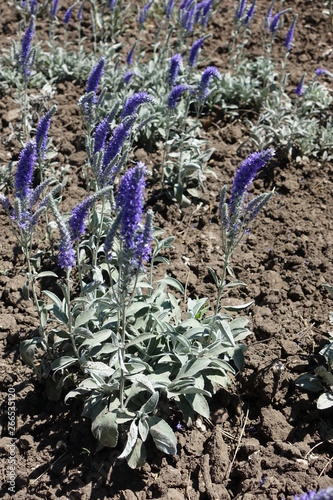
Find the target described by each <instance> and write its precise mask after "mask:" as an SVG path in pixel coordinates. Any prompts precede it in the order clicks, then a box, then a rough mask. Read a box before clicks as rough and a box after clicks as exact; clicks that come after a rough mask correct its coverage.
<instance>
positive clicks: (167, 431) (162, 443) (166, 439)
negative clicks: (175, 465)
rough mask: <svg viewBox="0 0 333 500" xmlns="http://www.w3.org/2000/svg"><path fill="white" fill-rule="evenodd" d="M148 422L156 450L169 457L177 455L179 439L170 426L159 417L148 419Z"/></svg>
mask: <svg viewBox="0 0 333 500" xmlns="http://www.w3.org/2000/svg"><path fill="white" fill-rule="evenodd" d="M148 422H149V427H150V434H151V436H152V438H153V440H154V443H155V446H156V448H157V449H158V450H160V451H162V452H163V453H167V454H168V455H175V454H176V453H177V439H176V436H175V434H174V432H173V430H172V429H171V427H170V425H169V424H168V423H167V422H165V420H162V419H161V418H159V417H148Z"/></svg>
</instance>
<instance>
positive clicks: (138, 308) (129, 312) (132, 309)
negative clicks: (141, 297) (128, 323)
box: [126, 302, 150, 318]
mask: <svg viewBox="0 0 333 500" xmlns="http://www.w3.org/2000/svg"><path fill="white" fill-rule="evenodd" d="M149 307H150V305H149V304H147V302H134V303H133V304H131V305H130V306H129V307H128V308H127V309H126V317H127V318H128V317H129V316H135V314H137V313H138V312H143V311H144V310H148V309H149Z"/></svg>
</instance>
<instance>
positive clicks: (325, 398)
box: [317, 392, 333, 410]
mask: <svg viewBox="0 0 333 500" xmlns="http://www.w3.org/2000/svg"><path fill="white" fill-rule="evenodd" d="M331 406H333V394H332V393H331V392H324V394H321V395H320V396H319V398H318V401H317V408H318V410H326V408H330V407H331Z"/></svg>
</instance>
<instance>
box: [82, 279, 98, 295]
mask: <svg viewBox="0 0 333 500" xmlns="http://www.w3.org/2000/svg"><path fill="white" fill-rule="evenodd" d="M100 285H101V282H100V281H96V280H92V281H91V282H90V283H88V284H87V285H85V286H84V287H83V288H82V293H83V294H84V295H87V294H88V293H90V292H92V291H94V290H96V288H98V287H99V286H100Z"/></svg>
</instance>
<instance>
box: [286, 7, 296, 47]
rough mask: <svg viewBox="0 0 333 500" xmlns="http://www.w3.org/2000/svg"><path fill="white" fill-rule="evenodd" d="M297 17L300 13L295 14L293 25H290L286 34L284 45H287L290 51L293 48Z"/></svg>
mask: <svg viewBox="0 0 333 500" xmlns="http://www.w3.org/2000/svg"><path fill="white" fill-rule="evenodd" d="M297 18H298V14H296V15H295V16H294V19H293V22H292V23H291V26H290V28H289V30H288V33H287V36H286V40H285V42H284V46H285V47H286V49H287V50H288V51H289V52H290V51H291V48H292V46H293V38H294V31H295V26H296V21H297Z"/></svg>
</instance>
